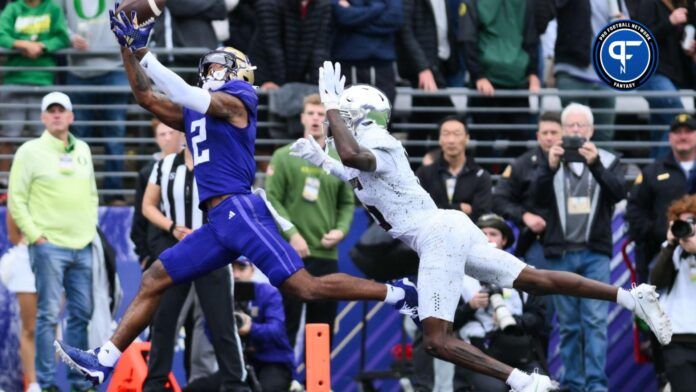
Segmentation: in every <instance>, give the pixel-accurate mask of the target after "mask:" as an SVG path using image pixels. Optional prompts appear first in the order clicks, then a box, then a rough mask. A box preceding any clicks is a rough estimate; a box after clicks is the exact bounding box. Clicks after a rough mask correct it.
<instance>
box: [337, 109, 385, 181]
mask: <svg viewBox="0 0 696 392" xmlns="http://www.w3.org/2000/svg"><path fill="white" fill-rule="evenodd" d="M326 118H328V119H329V127H330V129H331V134H332V135H333V137H334V142H335V143H336V151H337V152H338V156H339V157H341V162H343V164H344V165H346V166H349V167H353V168H356V169H358V170H362V171H367V172H373V171H375V170H376V169H377V160H376V159H375V156H374V155H373V154H372V152H370V150H368V149H366V148H364V147H362V146H360V145H359V144H358V141H357V140H355V138H354V137H353V135H352V134H351V133H350V131H349V130H348V126H347V125H346V123H345V121H343V118H342V117H341V115H340V113H339V112H338V109H333V110H329V111H327V112H326Z"/></svg>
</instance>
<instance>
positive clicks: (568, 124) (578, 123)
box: [563, 111, 594, 140]
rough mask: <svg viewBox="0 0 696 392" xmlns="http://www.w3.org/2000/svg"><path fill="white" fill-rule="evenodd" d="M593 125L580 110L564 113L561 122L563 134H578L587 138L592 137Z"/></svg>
mask: <svg viewBox="0 0 696 392" xmlns="http://www.w3.org/2000/svg"><path fill="white" fill-rule="evenodd" d="M593 134H594V127H593V126H592V125H590V120H589V119H588V118H587V116H586V115H585V114H584V113H583V112H581V111H572V112H570V113H568V114H567V115H566V119H565V122H564V123H563V135H565V136H580V137H584V138H585V139H587V140H590V139H591V138H592V135H593Z"/></svg>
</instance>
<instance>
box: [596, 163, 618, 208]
mask: <svg viewBox="0 0 696 392" xmlns="http://www.w3.org/2000/svg"><path fill="white" fill-rule="evenodd" d="M590 171H591V172H592V176H593V177H594V179H595V181H597V183H598V184H599V187H600V188H601V189H602V197H603V198H604V199H606V200H607V201H608V202H610V203H612V204H616V203H618V202H620V201H621V200H623V199H624V198H626V180H625V178H624V173H623V169H622V168H621V165H620V164H619V162H618V158H617V160H616V162H614V164H613V166H612V167H611V168H609V169H605V168H604V165H602V162H600V160H599V157H598V158H597V160H596V161H595V162H594V164H592V165H590Z"/></svg>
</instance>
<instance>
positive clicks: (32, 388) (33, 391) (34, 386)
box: [27, 382, 41, 392]
mask: <svg viewBox="0 0 696 392" xmlns="http://www.w3.org/2000/svg"><path fill="white" fill-rule="evenodd" d="M27 392H41V387H40V386H39V384H38V383H35V382H33V383H31V384H29V386H28V387H27Z"/></svg>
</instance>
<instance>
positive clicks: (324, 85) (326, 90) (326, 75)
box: [319, 61, 346, 110]
mask: <svg viewBox="0 0 696 392" xmlns="http://www.w3.org/2000/svg"><path fill="white" fill-rule="evenodd" d="M345 85H346V77H345V76H341V63H339V62H336V65H335V66H334V65H333V64H332V63H331V61H324V66H322V67H319V95H320V96H321V103H323V104H324V108H325V109H326V110H331V109H338V102H339V99H340V98H341V94H343V88H344V86H345Z"/></svg>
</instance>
